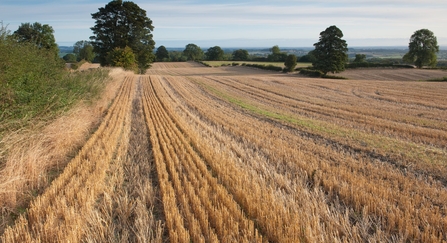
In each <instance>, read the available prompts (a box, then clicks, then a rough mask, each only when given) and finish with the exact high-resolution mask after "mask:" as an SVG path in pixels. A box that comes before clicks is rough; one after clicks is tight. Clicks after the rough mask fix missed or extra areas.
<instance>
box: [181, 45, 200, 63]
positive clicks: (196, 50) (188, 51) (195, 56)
mask: <svg viewBox="0 0 447 243" xmlns="http://www.w3.org/2000/svg"><path fill="white" fill-rule="evenodd" d="M183 55H184V56H186V58H187V60H188V61H189V60H192V61H197V60H201V59H202V57H203V51H202V49H201V48H200V47H199V46H197V45H196V44H192V43H191V44H188V45H186V46H185V50H183Z"/></svg>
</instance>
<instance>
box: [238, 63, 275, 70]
mask: <svg viewBox="0 0 447 243" xmlns="http://www.w3.org/2000/svg"><path fill="white" fill-rule="evenodd" d="M244 64H245V66H247V67H254V68H259V69H264V70H270V71H277V72H281V71H282V67H278V66H274V65H271V64H269V65H267V66H266V65H262V64H247V63H243V64H242V65H243V66H244Z"/></svg>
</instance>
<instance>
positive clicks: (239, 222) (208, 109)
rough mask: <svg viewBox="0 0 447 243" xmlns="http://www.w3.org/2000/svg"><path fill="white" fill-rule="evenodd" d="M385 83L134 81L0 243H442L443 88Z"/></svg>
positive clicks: (446, 133)
mask: <svg viewBox="0 0 447 243" xmlns="http://www.w3.org/2000/svg"><path fill="white" fill-rule="evenodd" d="M375 71H376V72H375V75H373V73H369V74H368V73H367V72H366V71H365V70H354V71H352V72H353V73H346V74H345V76H349V77H351V79H350V80H331V79H315V78H305V77H302V76H299V75H296V74H293V75H291V74H283V73H279V72H268V71H263V70H257V69H253V68H247V67H241V66H237V67H220V68H209V67H204V66H202V65H200V64H197V63H155V64H154V65H153V67H152V68H151V69H149V70H148V72H147V74H146V75H134V74H130V73H126V74H125V75H123V76H122V78H121V79H120V81H121V82H120V87H119V89H118V92H117V94H116V97H115V99H114V102H113V103H112V104H111V106H110V107H109V108H108V111H107V114H106V116H105V117H104V118H103V121H102V123H101V124H100V125H99V127H98V129H97V130H96V132H94V133H93V134H92V135H91V136H90V138H89V140H88V141H87V142H86V143H85V145H84V146H83V147H82V149H80V150H79V152H78V153H77V154H76V155H75V156H74V158H73V159H72V160H71V161H70V162H69V163H68V165H67V166H66V168H65V169H64V171H63V172H62V173H61V174H60V175H59V176H58V177H57V178H56V179H54V181H53V182H52V183H51V185H50V186H49V187H48V188H46V189H45V191H44V192H43V193H42V194H41V195H39V196H37V197H36V198H35V199H34V200H33V202H32V203H31V205H30V207H29V208H28V209H27V211H26V213H23V214H22V215H21V216H20V217H19V218H18V219H17V220H16V222H15V223H14V225H12V226H11V227H8V228H7V229H6V230H5V232H4V234H3V235H2V236H1V241H2V242H27V241H36V242H38V241H42V242H57V241H66V242H68V241H70V242H80V241H87V242H117V241H137V242H164V241H170V242H344V241H349V242H365V241H366V242H369V241H371V242H407V241H414V242H445V241H447V219H446V214H447V205H446V202H447V190H446V186H447V166H446V160H447V159H446V158H447V145H446V144H447V143H446V141H447V96H446V94H447V82H416V81H418V80H421V79H424V80H425V79H428V78H435V77H442V76H447V75H445V72H443V71H425V72H423V73H420V72H419V70H406V69H403V70H400V69H396V70H385V71H380V72H379V71H378V70H375ZM361 72H364V73H363V74H362V73H361ZM368 72H369V70H368ZM411 72H414V74H413V75H412V73H411ZM342 75H344V74H342ZM352 77H354V78H352ZM363 77H367V78H364V79H362V78H363ZM414 77H417V78H414ZM421 77H422V78H421Z"/></svg>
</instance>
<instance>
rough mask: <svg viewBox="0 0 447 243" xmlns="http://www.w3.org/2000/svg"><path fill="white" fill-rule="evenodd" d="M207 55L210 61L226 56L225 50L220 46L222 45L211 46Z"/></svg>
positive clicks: (219, 59)
mask: <svg viewBox="0 0 447 243" xmlns="http://www.w3.org/2000/svg"><path fill="white" fill-rule="evenodd" d="M205 56H206V60H209V61H221V60H223V57H224V51H223V50H222V48H220V46H214V47H210V48H209V49H208V50H207V51H206V53H205Z"/></svg>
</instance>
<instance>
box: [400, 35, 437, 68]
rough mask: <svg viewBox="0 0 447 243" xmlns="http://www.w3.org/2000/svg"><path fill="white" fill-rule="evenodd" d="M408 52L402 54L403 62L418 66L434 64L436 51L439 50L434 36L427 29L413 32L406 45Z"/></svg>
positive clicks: (432, 65)
mask: <svg viewBox="0 0 447 243" xmlns="http://www.w3.org/2000/svg"><path fill="white" fill-rule="evenodd" d="M408 49H409V51H408V53H407V54H405V55H404V57H403V60H404V61H405V62H410V63H414V64H415V65H416V66H417V67H418V68H422V66H431V67H434V66H436V62H437V57H436V53H438V52H439V46H438V41H437V39H436V36H435V35H434V34H433V32H431V31H430V30H428V29H420V30H417V31H416V32H414V34H413V35H412V36H411V38H410V43H409V45H408Z"/></svg>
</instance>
